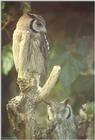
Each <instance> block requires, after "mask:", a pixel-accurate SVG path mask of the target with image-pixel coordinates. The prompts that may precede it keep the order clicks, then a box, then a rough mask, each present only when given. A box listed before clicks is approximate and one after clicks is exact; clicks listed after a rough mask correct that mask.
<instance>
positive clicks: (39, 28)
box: [31, 19, 47, 33]
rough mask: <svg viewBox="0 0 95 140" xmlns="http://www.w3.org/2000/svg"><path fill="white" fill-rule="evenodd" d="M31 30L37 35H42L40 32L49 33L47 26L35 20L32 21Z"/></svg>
mask: <svg viewBox="0 0 95 140" xmlns="http://www.w3.org/2000/svg"><path fill="white" fill-rule="evenodd" d="M31 29H32V30H33V31H34V32H36V33H40V32H43V33H46V32H47V30H46V27H45V25H44V24H43V23H41V22H40V21H38V20H36V19H34V20H33V21H32V23H31Z"/></svg>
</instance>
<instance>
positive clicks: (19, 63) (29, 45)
mask: <svg viewBox="0 0 95 140" xmlns="http://www.w3.org/2000/svg"><path fill="white" fill-rule="evenodd" d="M46 34H47V30H46V22H45V20H44V18H43V17H41V16H39V15H36V14H32V13H27V14H24V15H23V16H21V17H20V19H19V20H18V22H17V25H16V29H15V31H14V33H13V46H12V50H13V58H14V63H15V67H16V71H17V74H18V76H17V83H18V84H19V87H20V89H21V90H22V91H24V90H25V89H29V87H31V83H33V80H34V81H35V85H36V86H37V87H39V85H40V83H41V79H44V80H43V81H45V80H46V77H47V57H48V49H49V43H48V40H47V35H46Z"/></svg>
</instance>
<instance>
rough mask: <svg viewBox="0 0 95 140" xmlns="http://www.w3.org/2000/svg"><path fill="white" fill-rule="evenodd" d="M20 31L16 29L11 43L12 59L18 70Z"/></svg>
mask: <svg viewBox="0 0 95 140" xmlns="http://www.w3.org/2000/svg"><path fill="white" fill-rule="evenodd" d="M21 36H22V34H21V32H20V31H18V30H17V29H16V30H15V31H14V33H13V44H12V51H13V59H14V64H15V67H16V70H17V72H18V69H19V51H20V46H19V44H20V42H21Z"/></svg>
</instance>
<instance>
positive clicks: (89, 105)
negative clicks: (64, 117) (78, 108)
mask: <svg viewBox="0 0 95 140" xmlns="http://www.w3.org/2000/svg"><path fill="white" fill-rule="evenodd" d="M83 108H84V109H85V113H87V115H91V114H93V113H94V108H95V103H93V102H90V103H86V104H84V105H83Z"/></svg>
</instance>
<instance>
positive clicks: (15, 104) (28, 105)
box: [6, 66, 61, 139]
mask: <svg viewBox="0 0 95 140" xmlns="http://www.w3.org/2000/svg"><path fill="white" fill-rule="evenodd" d="M60 70H61V67H60V66H54V67H53V69H52V72H51V73H50V76H49V78H48V80H47V81H46V83H45V84H44V86H43V87H42V88H41V90H40V91H39V90H37V91H35V90H32V91H31V90H30V91H29V92H28V93H26V94H25V95H23V94H20V95H19V96H16V97H14V98H12V99H11V100H10V101H9V102H8V104H7V106H6V108H7V112H8V118H9V121H10V124H11V126H12V128H13V130H14V133H15V135H16V137H17V138H18V139H47V138H49V135H50V133H51V132H52V131H53V129H54V128H55V125H56V124H53V125H52V126H51V127H50V128H47V127H46V128H40V127H39V124H37V122H38V121H37V120H36V117H35V110H36V107H37V106H38V105H39V103H40V102H42V101H43V100H44V99H46V97H48V96H49V94H50V93H51V90H52V88H53V87H54V86H55V84H56V81H57V79H58V77H59V74H60Z"/></svg>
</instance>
